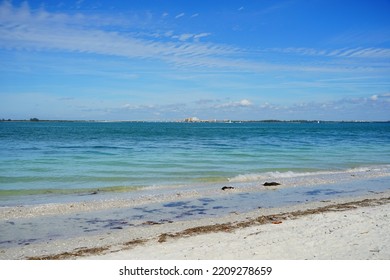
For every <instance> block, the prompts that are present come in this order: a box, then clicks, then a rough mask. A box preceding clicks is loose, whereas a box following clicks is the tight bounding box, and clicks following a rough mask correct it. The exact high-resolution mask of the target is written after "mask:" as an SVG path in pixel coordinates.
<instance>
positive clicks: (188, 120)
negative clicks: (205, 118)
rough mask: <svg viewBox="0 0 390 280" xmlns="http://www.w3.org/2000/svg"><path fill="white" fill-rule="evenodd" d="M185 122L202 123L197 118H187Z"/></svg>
mask: <svg viewBox="0 0 390 280" xmlns="http://www.w3.org/2000/svg"><path fill="white" fill-rule="evenodd" d="M184 122H200V119H199V118H197V117H192V118H186V119H184Z"/></svg>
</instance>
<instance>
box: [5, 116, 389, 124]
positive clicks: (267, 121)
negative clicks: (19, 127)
mask: <svg viewBox="0 0 390 280" xmlns="http://www.w3.org/2000/svg"><path fill="white" fill-rule="evenodd" d="M0 122H107V123H111V122H128V123H159V122H161V123H388V122H390V120H387V121H367V120H339V121H329V120H276V119H265V120H229V119H227V120H226V119H224V120H218V119H212V120H202V119H199V118H197V117H190V118H185V119H182V120H173V121H168V120H167V121H162V120H160V121H145V120H43V119H42V120H41V119H38V118H35V117H34V118H30V119H25V120H12V119H5V118H2V119H0Z"/></svg>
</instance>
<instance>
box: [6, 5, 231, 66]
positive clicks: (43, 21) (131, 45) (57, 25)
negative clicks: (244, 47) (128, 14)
mask: <svg viewBox="0 0 390 280" xmlns="http://www.w3.org/2000/svg"><path fill="white" fill-rule="evenodd" d="M96 19H97V18H96V17H94V16H84V15H82V14H77V15H74V16H71V15H65V14H56V13H49V12H46V11H44V10H40V11H31V10H30V8H29V7H28V5H27V4H24V5H22V6H21V7H19V8H14V7H13V6H12V5H11V4H10V3H9V2H4V3H3V4H1V5H0V26H1V28H0V47H2V48H6V49H18V50H32V51H47V50H50V51H67V52H80V53H95V54H104V55H113V56H121V57H127V58H139V59H143V58H153V59H158V60H164V61H167V62H170V63H175V64H181V65H186V64H188V60H189V59H190V60H193V59H194V58H197V57H198V58H201V57H213V58H214V57H218V56H225V55H227V54H231V53H234V52H236V51H237V49H234V48H231V47H229V46H223V45H217V44H202V43H199V42H198V40H199V38H202V37H206V36H208V35H209V33H200V34H189V33H188V34H182V35H178V39H179V41H180V42H179V43H178V42H161V41H155V40H154V41H152V40H147V39H144V38H140V37H139V36H137V34H135V35H134V34H129V33H120V32H112V31H106V30H105V28H100V27H101V26H99V25H93V24H92V23H91V22H96V21H97V20H96ZM98 22H105V20H104V19H102V20H98ZM106 24H107V25H110V26H115V25H120V24H121V21H115V20H112V21H111V19H108V20H106ZM172 34H173V32H172V31H168V32H166V33H165V36H169V35H172ZM191 38H192V39H193V40H194V41H195V42H192V43H186V42H185V41H187V40H189V39H191Z"/></svg>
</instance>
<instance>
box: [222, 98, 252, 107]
mask: <svg viewBox="0 0 390 280" xmlns="http://www.w3.org/2000/svg"><path fill="white" fill-rule="evenodd" d="M252 105H253V103H252V102H251V101H249V100H248V99H242V100H240V101H231V102H227V103H223V104H219V105H215V106H214V107H215V108H237V107H250V106H252Z"/></svg>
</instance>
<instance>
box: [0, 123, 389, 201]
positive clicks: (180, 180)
mask: <svg viewBox="0 0 390 280" xmlns="http://www.w3.org/2000/svg"><path fill="white" fill-rule="evenodd" d="M0 147H1V149H0V158H1V161H0V198H1V199H0V206H1V205H4V204H1V203H3V202H4V203H5V202H6V201H7V200H8V199H15V197H22V196H27V197H28V198H29V199H31V200H32V201H41V202H43V203H44V199H45V198H47V199H48V200H49V201H55V200H56V198H57V199H58V201H61V200H62V199H63V198H62V197H63V196H67V197H69V195H74V196H73V197H75V198H76V199H77V197H78V196H81V195H86V194H89V193H93V192H96V191H97V190H99V191H100V193H103V192H104V193H126V192H131V191H136V190H139V189H140V188H141V189H149V190H151V192H154V191H155V190H156V189H159V188H164V187H172V186H183V187H188V186H194V187H198V186H200V185H205V186H207V185H210V184H213V183H218V184H225V183H229V182H231V183H234V182H247V181H248V182H249V181H256V180H259V179H261V178H263V177H265V176H268V177H269V175H270V174H275V176H276V177H280V176H294V175H295V174H301V173H307V172H321V171H326V172H329V171H340V170H348V169H351V168H358V167H362V168H370V167H371V166H380V165H388V164H390V123H231V124H230V123H96V122H0ZM39 196H40V198H39ZM24 201H26V199H25V200H24Z"/></svg>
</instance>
